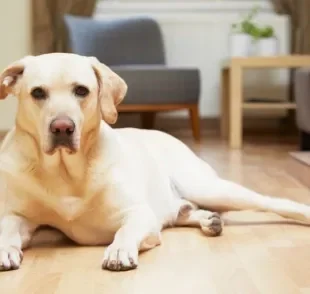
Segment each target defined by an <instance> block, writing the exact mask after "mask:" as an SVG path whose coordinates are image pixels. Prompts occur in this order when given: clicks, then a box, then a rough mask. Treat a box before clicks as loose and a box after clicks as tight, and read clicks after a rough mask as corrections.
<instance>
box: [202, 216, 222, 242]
mask: <svg viewBox="0 0 310 294" xmlns="http://www.w3.org/2000/svg"><path fill="white" fill-rule="evenodd" d="M200 226H201V229H202V231H203V232H204V233H205V234H206V235H208V236H219V235H220V234H221V233H222V231H223V221H222V219H221V216H220V215H219V214H218V213H216V212H215V213H212V214H208V215H206V216H205V217H203V218H202V219H201V220H200Z"/></svg>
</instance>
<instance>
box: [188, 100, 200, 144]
mask: <svg viewBox="0 0 310 294" xmlns="http://www.w3.org/2000/svg"><path fill="white" fill-rule="evenodd" d="M189 115H190V120H191V126H192V133H193V137H194V139H195V140H196V141H198V142H199V141H200V118H199V109H198V105H195V106H191V107H190V109H189Z"/></svg>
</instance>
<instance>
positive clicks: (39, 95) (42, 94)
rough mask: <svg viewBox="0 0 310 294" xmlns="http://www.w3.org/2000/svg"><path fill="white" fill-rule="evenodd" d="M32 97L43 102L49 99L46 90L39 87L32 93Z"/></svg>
mask: <svg viewBox="0 0 310 294" xmlns="http://www.w3.org/2000/svg"><path fill="white" fill-rule="evenodd" d="M31 96H32V97H33V98H34V99H37V100H43V99H45V98H46V97H47V93H46V91H45V90H44V89H42V88H40V87H37V88H34V89H33V90H32V91H31Z"/></svg>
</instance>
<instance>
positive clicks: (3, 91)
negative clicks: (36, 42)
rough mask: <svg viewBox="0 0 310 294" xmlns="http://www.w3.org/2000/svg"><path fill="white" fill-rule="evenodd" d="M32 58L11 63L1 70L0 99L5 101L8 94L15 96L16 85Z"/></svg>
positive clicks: (28, 57)
mask: <svg viewBox="0 0 310 294" xmlns="http://www.w3.org/2000/svg"><path fill="white" fill-rule="evenodd" d="M31 57H32V56H26V57H24V58H22V59H20V60H18V61H15V62H13V63H12V64H10V65H9V66H8V67H7V68H5V69H4V70H3V72H2V73H1V75H0V99H5V98H6V97H7V96H8V95H9V94H13V95H16V94H17V93H16V91H15V90H16V87H15V86H16V84H17V82H18V80H19V79H20V77H21V76H22V74H23V72H24V69H25V66H26V63H27V61H28V60H29V59H30V58H31Z"/></svg>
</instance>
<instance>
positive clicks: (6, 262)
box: [0, 246, 23, 271]
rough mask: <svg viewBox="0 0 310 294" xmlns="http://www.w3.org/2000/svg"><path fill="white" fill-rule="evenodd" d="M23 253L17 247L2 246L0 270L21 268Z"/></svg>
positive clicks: (0, 250)
mask: <svg viewBox="0 0 310 294" xmlns="http://www.w3.org/2000/svg"><path fill="white" fill-rule="evenodd" d="M22 260H23V253H22V251H21V250H19V249H18V248H16V247H12V246H11V247H8V248H0V271H10V270H16V269H19V267H20V265H21V263H22Z"/></svg>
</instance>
